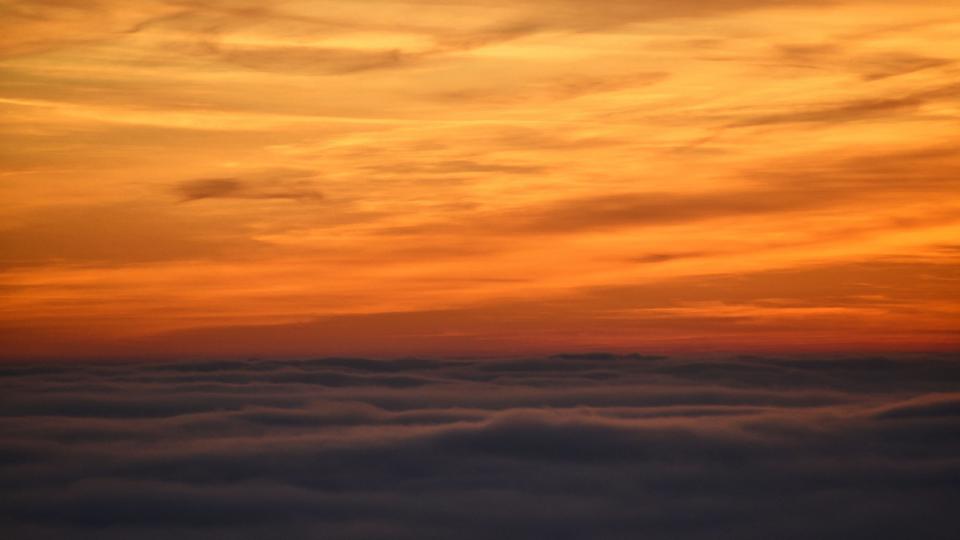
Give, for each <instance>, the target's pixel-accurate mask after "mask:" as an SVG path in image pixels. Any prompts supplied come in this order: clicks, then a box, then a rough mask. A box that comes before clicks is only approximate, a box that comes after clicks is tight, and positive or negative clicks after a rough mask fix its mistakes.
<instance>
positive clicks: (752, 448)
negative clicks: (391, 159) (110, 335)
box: [0, 353, 960, 540]
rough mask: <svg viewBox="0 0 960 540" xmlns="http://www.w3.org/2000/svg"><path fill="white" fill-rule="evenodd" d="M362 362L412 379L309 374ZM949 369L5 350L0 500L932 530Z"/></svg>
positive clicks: (161, 525)
mask: <svg viewBox="0 0 960 540" xmlns="http://www.w3.org/2000/svg"><path fill="white" fill-rule="evenodd" d="M522 366H524V367H523V369H520V368H521V367H522ZM571 366H582V367H583V369H582V370H570V369H569V368H570V367H571ZM595 369H600V370H606V371H609V372H610V373H611V374H613V375H614V376H613V377H610V378H605V379H597V378H594V377H593V376H592V375H593V371H591V370H595ZM382 373H391V374H393V373H404V374H406V376H410V377H416V378H423V379H429V380H431V381H432V383H431V386H430V387H429V388H424V387H420V388H403V387H390V386H384V387H367V388H366V389H361V388H357V387H354V388H352V389H349V390H348V389H344V388H335V387H328V388H324V387H322V386H321V387H318V386H315V385H314V382H313V381H312V380H311V375H320V374H326V375H339V376H344V377H347V376H349V377H358V378H365V377H379V376H380V375H379V374H382ZM491 373H495V374H497V378H496V379H486V378H484V376H485V375H487V374H491ZM280 374H283V375H285V376H284V377H277V375H280ZM760 374H766V375H764V376H763V377H760V378H757V377H755V375H760ZM773 378H776V379H777V380H779V381H780V382H779V383H778V384H777V385H776V386H775V389H773V390H770V389H769V384H770V382H771V381H772V380H774V379H773ZM958 380H960V372H958V371H957V368H956V363H955V358H954V359H951V358H949V357H935V356H927V357H912V358H903V359H895V358H875V359H857V358H806V359H787V358H784V359H777V358H758V357H751V358H748V357H742V358H731V359H713V360H706V359H696V358H689V359H682V358H663V357H657V358H648V357H646V356H645V355H614V354H607V353H590V354H576V353H572V354H566V355H562V356H558V357H554V358H527V359H516V360H489V361H484V360H467V359H463V360H420V359H405V360H396V361H389V360H367V359H361V358H357V359H350V358H332V359H322V358H318V359H312V360H304V361H296V360H290V361H281V360H277V361H260V360H248V361H198V362H192V363H109V364H107V363H101V364H97V363H88V364H72V365H67V364H64V365H42V366H37V365H19V364H8V365H7V366H6V367H4V368H3V369H2V370H0V389H2V390H3V392H4V396H5V399H6V400H7V401H6V403H7V404H6V405H5V407H4V408H3V414H2V415H0V428H2V429H3V430H4V433H5V436H4V439H3V441H0V492H2V493H3V495H4V500H5V504H4V505H3V507H2V508H0V523H3V526H4V530H5V531H8V532H11V533H13V534H17V535H21V536H22V535H30V536H31V537H39V538H83V537H93V536H96V537H97V538H126V539H140V538H143V539H148V538H161V537H169V536H171V535H175V536H177V537H183V538H211V537H213V538H218V537H224V538H225V537H230V538H249V539H259V538H270V537H276V535H277V534H281V535H283V536H284V537H285V538H295V539H296V538H315V537H317V536H318V535H319V536H323V537H327V538H347V539H356V540H360V539H379V538H410V539H413V538H423V537H427V536H429V537H442V538H447V537H449V538H453V537H458V538H468V539H472V538H477V539H479V538H489V537H490V535H492V534H498V535H501V536H506V537H511V538H513V537H524V538H543V537H556V538H583V537H592V538H617V539H618V538H632V537H635V536H636V535H638V534H642V535H643V536H644V537H645V538H653V539H668V538H670V539H675V540H676V539H681V540H688V539H689V540H699V539H707V538H715V537H716V533H717V527H718V524H722V527H723V530H724V531H725V534H730V535H733V536H736V537H737V538H748V539H756V540H760V539H762V538H770V537H777V538H789V539H796V540H800V539H805V538H810V537H814V536H815V537H818V538H827V539H832V538H838V539H839V538H851V537H860V536H862V537H864V538H866V537H870V538H882V539H888V538H889V539H893V538H898V537H902V536H901V535H902V534H905V533H907V532H912V533H916V534H920V535H922V536H923V537H924V538H933V539H941V538H942V539H946V538H949V537H950V536H949V533H950V532H951V531H952V530H954V527H953V526H954V525H955V523H954V518H953V517H952V514H951V513H950V512H948V511H947V510H948V508H949V506H950V501H951V500H953V499H954V498H955V496H956V495H957V487H956V485H957V484H956V478H957V475H958V474H960V470H958V468H957V465H956V464H955V460H953V459H952V457H953V456H955V455H956V452H957V451H958V450H960V446H958V445H960V439H957V438H956V436H955V435H954V434H955V433H956V430H957V428H958V427H960V425H958V424H957V422H958V416H957V415H956V396H955V395H954V393H951V390H950V389H951V388H955V385H956V383H957V381H958ZM863 383H869V385H868V386H863ZM655 394H656V395H657V397H656V399H651V396H652V395H655ZM709 394H713V395H715V396H719V395H725V396H727V397H726V398H724V399H723V400H722V401H716V400H710V399H703V398H702V397H703V396H706V395H709ZM815 395H831V396H833V398H832V399H831V400H827V401H824V400H822V399H819V400H818V399H811V397H812V396H815ZM547 396H552V397H549V398H548V397H547ZM610 396H618V397H615V399H610ZM694 396H701V397H700V398H694ZM773 396H779V398H778V399H771V398H772V397H773ZM30 403H32V404H34V405H31V406H28V404H30ZM108 403H109V404H110V405H106V404H108ZM40 405H42V406H40ZM387 405H389V406H387ZM838 507H839V508H843V509H844V511H843V512H836V511H835V510H836V508H838ZM823 515H830V516H831V519H830V520H826V521H825V520H823V519H818V517H822V516H823ZM858 535H859V536H858Z"/></svg>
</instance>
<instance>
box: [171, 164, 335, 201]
mask: <svg viewBox="0 0 960 540" xmlns="http://www.w3.org/2000/svg"><path fill="white" fill-rule="evenodd" d="M174 192H175V193H176V194H177V195H178V196H179V197H180V200H181V201H182V202H192V201H201V200H206V199H277V200H291V201H301V202H303V201H318V200H321V199H323V194H321V193H320V192H319V191H318V190H317V189H316V187H315V183H314V181H313V174H312V173H310V172H305V171H285V170H280V171H266V172H264V173H259V174H254V175H250V176H246V177H242V178H240V177H229V178H227V177H225V178H198V179H195V180H185V181H183V182H180V183H179V184H177V185H176V187H175V188H174Z"/></svg>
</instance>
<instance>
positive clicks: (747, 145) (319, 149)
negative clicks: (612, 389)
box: [0, 0, 960, 360]
mask: <svg viewBox="0 0 960 540" xmlns="http://www.w3.org/2000/svg"><path fill="white" fill-rule="evenodd" d="M958 60H960V9H958V6H957V3H956V1H955V0H915V1H910V2H891V1H888V0H884V1H881V0H713V1H701V0H670V1H665V0H649V1H636V2H627V1H618V0H596V1H590V2H581V1H576V0H536V1H529V2H519V1H509V0H471V1H467V0H363V1H355V2H348V1H343V0H327V1H325V0H311V1H299V0H282V1H276V2H254V1H244V0H222V1H219V0H137V1H134V2H131V1H128V0H123V1H121V0H83V1H80V0H31V1H16V0H13V1H11V0H0V137H2V142H0V294H2V295H3V300H2V302H0V358H3V359H8V360H9V359H44V358H46V359H49V358H121V357H122V358H130V357H138V358H140V357H158V358H159V357H164V358H181V357H210V358H215V357H254V356H256V357H273V358H276V357H295V356H305V355H367V356H402V355H421V356H427V357H429V356H436V355H487V356H509V355H515V354H521V353H547V352H556V351H585V350H605V351H631V350H641V351H648V352H651V353H677V352H680V353H682V352H689V351H700V352H702V351H740V352H750V351H755V352H763V351H770V350H778V351H790V352H803V351H876V350H883V351H938V350H941V351H942V350H950V349H956V348H957V346H958V344H960V287H958V285H960V273H958V271H957V269H958V263H960V240H958V239H960V189H958V178H960V153H957V151H956V150H957V148H958V147H960V122H958V120H960V63H958Z"/></svg>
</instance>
